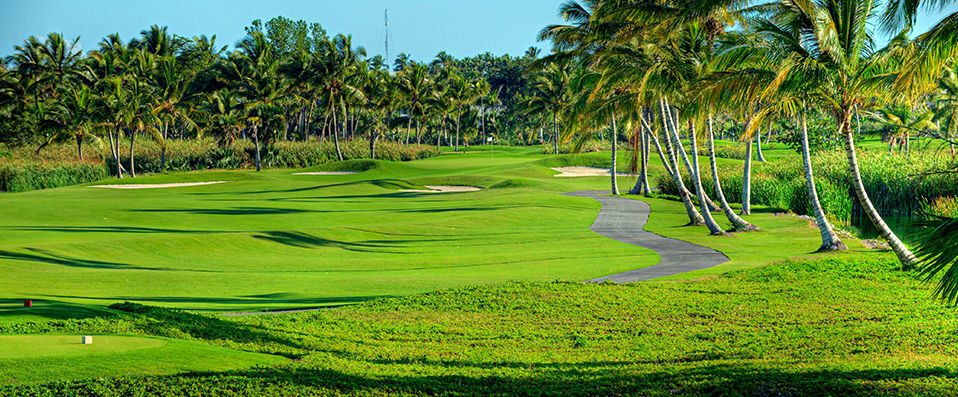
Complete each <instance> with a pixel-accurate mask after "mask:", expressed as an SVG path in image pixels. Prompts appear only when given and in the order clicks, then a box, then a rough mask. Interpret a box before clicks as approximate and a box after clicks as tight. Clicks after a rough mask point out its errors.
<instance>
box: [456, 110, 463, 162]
mask: <svg viewBox="0 0 958 397" xmlns="http://www.w3.org/2000/svg"><path fill="white" fill-rule="evenodd" d="M461 118H462V109H460V110H459V113H457V114H456V151H457V152H458V151H459V127H460V125H459V123H460V121H461V120H460V119H461Z"/></svg>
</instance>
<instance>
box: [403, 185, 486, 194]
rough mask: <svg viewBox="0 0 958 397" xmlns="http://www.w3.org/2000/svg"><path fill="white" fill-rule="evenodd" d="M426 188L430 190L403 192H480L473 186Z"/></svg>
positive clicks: (428, 186)
mask: <svg viewBox="0 0 958 397" xmlns="http://www.w3.org/2000/svg"><path fill="white" fill-rule="evenodd" d="M425 186H426V188H428V189H430V190H413V189H404V190H401V191H403V192H410V193H462V192H478V191H480V190H482V188H480V187H475V186H446V185H425Z"/></svg>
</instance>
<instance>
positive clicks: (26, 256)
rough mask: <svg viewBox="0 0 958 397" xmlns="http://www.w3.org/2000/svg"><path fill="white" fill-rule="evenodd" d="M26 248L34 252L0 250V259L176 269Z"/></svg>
mask: <svg viewBox="0 0 958 397" xmlns="http://www.w3.org/2000/svg"><path fill="white" fill-rule="evenodd" d="M26 250H28V251H31V252H34V253H32V254H31V253H25V252H13V251H4V250H0V259H10V260H17V261H25V262H39V263H48V264H51V265H62V266H69V267H80V268H87V269H112V270H157V271H171V270H177V269H168V268H160V267H143V266H134V265H131V264H128V263H119V262H105V261H97V260H89V259H79V258H71V257H69V256H66V255H62V254H54V253H52V252H48V251H44V250H41V249H38V248H26ZM184 271H193V270H184ZM197 271H201V270H197Z"/></svg>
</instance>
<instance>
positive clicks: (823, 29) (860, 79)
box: [778, 0, 915, 267]
mask: <svg viewBox="0 0 958 397" xmlns="http://www.w3.org/2000/svg"><path fill="white" fill-rule="evenodd" d="M792 4H794V5H795V7H792V11H793V12H795V13H796V14H798V15H797V17H796V18H795V20H796V21H800V22H801V29H802V32H803V34H802V39H803V40H805V41H806V43H807V44H806V45H807V46H809V47H810V48H812V49H814V51H811V52H810V51H807V50H805V49H803V48H799V47H797V46H791V47H789V48H787V49H785V50H786V51H787V52H788V56H787V61H786V62H784V63H783V66H782V68H781V70H780V73H779V74H780V76H782V77H781V78H779V79H778V80H783V79H784V78H787V77H790V76H788V75H790V74H792V73H796V74H801V75H805V76H802V77H805V78H811V77H813V76H812V75H811V74H810V73H808V71H809V70H810V69H812V70H814V69H818V70H820V71H822V72H821V73H817V75H818V76H820V77H821V78H819V79H817V80H815V82H816V84H817V85H818V86H817V87H816V90H815V92H814V95H815V96H816V97H818V98H821V103H824V104H827V106H828V108H829V110H830V112H831V113H832V114H833V115H834V116H835V121H836V122H837V123H838V132H839V134H840V135H841V136H842V137H843V138H844V141H845V152H846V157H847V158H848V168H849V175H850V177H851V185H852V190H853V191H854V192H855V195H856V197H857V198H858V201H859V203H860V204H861V207H862V209H863V211H864V212H865V214H866V215H867V216H868V218H869V219H870V220H871V223H872V225H873V226H874V227H875V229H876V230H878V232H879V234H881V236H882V237H883V238H884V239H885V241H887V242H888V245H889V246H890V247H891V248H892V250H893V251H894V252H895V254H896V255H897V256H898V259H899V260H900V261H901V263H902V265H903V266H906V267H910V266H912V265H913V264H914V263H915V256H914V255H913V254H912V253H911V251H910V250H909V249H908V248H907V247H905V245H904V244H903V243H902V242H901V240H900V239H899V238H898V236H897V235H896V234H895V233H894V232H893V231H892V230H891V228H889V227H888V225H887V224H886V223H885V221H884V219H882V217H881V215H880V214H879V213H878V210H877V209H876V208H875V206H874V205H873V204H872V202H871V199H870V198H869V196H868V192H866V191H865V186H864V183H863V182H862V177H861V173H860V171H859V166H858V155H857V151H856V149H855V136H854V130H853V128H852V116H853V115H854V113H855V111H856V109H857V108H858V107H859V106H861V105H863V104H865V103H866V102H867V101H870V100H871V99H872V98H873V97H875V96H880V94H881V93H882V91H883V90H885V89H886V87H887V85H886V84H885V83H886V81H887V79H886V73H887V71H886V70H885V68H884V67H883V65H882V59H881V57H876V56H872V54H873V53H874V48H873V47H872V43H873V42H874V40H873V37H872V31H871V28H870V24H871V23H872V22H873V21H872V19H873V18H872V17H873V15H875V13H876V11H877V10H876V3H875V2H874V1H871V0H832V1H826V2H821V3H806V2H798V1H793V2H792ZM797 78H801V77H797Z"/></svg>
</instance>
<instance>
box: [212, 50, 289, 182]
mask: <svg viewBox="0 0 958 397" xmlns="http://www.w3.org/2000/svg"><path fill="white" fill-rule="evenodd" d="M223 74H224V77H225V79H226V81H225V82H227V83H231V84H233V85H235V87H236V89H237V90H238V91H239V93H240V94H241V95H242V96H243V98H244V101H243V109H244V111H245V113H246V117H247V122H248V123H249V125H250V126H251V127H252V129H253V141H254V146H255V150H256V171H260V170H261V169H262V166H261V158H260V135H261V134H260V127H265V126H267V125H268V123H269V122H270V121H271V120H272V118H273V117H274V116H276V114H277V113H278V111H279V106H278V102H279V101H280V99H281V98H282V97H283V95H284V94H285V89H286V85H285V81H283V80H282V79H281V78H279V61H278V60H277V59H276V57H275V56H274V55H273V49H272V46H271V45H270V44H269V42H268V41H267V40H266V37H265V36H263V34H262V33H260V32H253V33H252V34H250V35H249V36H247V38H246V39H244V40H243V41H242V42H240V48H239V53H236V54H233V56H231V57H230V58H229V60H228V62H226V64H225V70H224V71H223Z"/></svg>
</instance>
